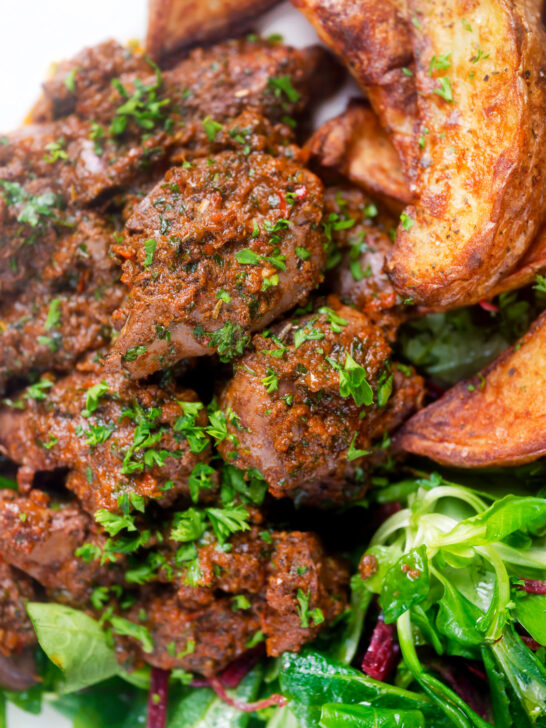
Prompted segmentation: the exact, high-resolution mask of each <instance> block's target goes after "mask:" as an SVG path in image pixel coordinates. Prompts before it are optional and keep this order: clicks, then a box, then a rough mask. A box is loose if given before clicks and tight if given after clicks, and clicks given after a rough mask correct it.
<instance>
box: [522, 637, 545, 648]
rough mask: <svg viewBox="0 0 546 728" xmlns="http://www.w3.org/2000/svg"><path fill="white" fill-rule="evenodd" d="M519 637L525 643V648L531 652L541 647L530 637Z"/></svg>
mask: <svg viewBox="0 0 546 728" xmlns="http://www.w3.org/2000/svg"><path fill="white" fill-rule="evenodd" d="M520 637H521V639H522V640H523V641H524V642H525V644H526V645H527V647H528V648H529V649H530V650H533V652H536V651H537V650H540V648H541V647H542V645H541V644H540V642H537V641H536V640H534V639H533V638H532V637H529V636H528V635H524V634H521V635H520Z"/></svg>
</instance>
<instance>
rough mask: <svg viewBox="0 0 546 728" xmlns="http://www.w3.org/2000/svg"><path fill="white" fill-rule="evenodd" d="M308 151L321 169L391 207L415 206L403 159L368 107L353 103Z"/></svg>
mask: <svg viewBox="0 0 546 728" xmlns="http://www.w3.org/2000/svg"><path fill="white" fill-rule="evenodd" d="M306 147H307V149H308V150H309V152H310V154H311V158H312V159H313V160H314V161H315V162H316V163H318V164H319V165H320V166H321V167H323V168H324V169H326V170H335V171H336V172H339V173H340V174H342V175H343V176H344V177H347V179H349V180H350V181H351V182H353V183H354V184H356V185H358V186H359V187H362V189H363V190H364V191H365V192H368V193H369V194H371V195H373V196H374V197H376V198H380V199H381V200H384V201H385V202H387V204H389V203H390V205H391V206H392V202H393V200H394V201H395V206H396V207H398V208H399V207H400V203H402V204H408V203H409V202H411V199H412V197H411V193H410V189H409V185H408V183H407V181H406V178H405V176H404V172H403V171H402V166H401V164H400V157H399V156H398V153H397V151H396V149H395V148H394V147H393V145H392V142H391V140H390V138H389V136H388V134H387V133H386V132H385V130H384V129H383V127H382V126H381V123H380V122H379V119H378V118H377V116H376V115H375V113H374V112H373V111H372V109H371V108H370V107H369V106H368V105H367V104H365V103H361V102H359V101H352V102H351V103H350V104H349V106H348V108H347V110H346V111H345V112H344V113H343V114H340V115H339V116H336V117H335V118H334V119H329V120H328V121H327V122H326V123H325V124H323V125H322V126H321V127H320V129H317V131H316V132H315V133H314V134H313V136H312V137H311V139H310V140H309V141H308V142H307V145H306ZM396 203H398V204H397V205H396Z"/></svg>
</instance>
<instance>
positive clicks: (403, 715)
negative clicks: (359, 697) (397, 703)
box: [320, 703, 425, 728]
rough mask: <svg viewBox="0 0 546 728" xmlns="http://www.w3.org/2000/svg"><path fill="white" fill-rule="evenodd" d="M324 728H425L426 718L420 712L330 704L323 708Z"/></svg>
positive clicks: (322, 724)
mask: <svg viewBox="0 0 546 728" xmlns="http://www.w3.org/2000/svg"><path fill="white" fill-rule="evenodd" d="M320 725H321V727H322V728H362V726H373V728H425V718H424V716H423V714H422V713H420V712H419V711H418V710H407V711H404V710H389V709H388V708H383V709H381V710H377V709H376V708H371V707H370V706H369V705H339V704H338V703H328V704H326V705H324V706H323V708H322V717H321V720H320Z"/></svg>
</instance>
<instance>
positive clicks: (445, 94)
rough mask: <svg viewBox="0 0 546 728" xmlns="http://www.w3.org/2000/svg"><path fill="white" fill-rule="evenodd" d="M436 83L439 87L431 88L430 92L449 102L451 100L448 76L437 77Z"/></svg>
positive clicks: (451, 93) (451, 91)
mask: <svg viewBox="0 0 546 728" xmlns="http://www.w3.org/2000/svg"><path fill="white" fill-rule="evenodd" d="M438 83H439V84H440V88H435V89H432V93H434V94H437V95H438V96H440V98H442V99H444V101H449V102H450V103H451V102H452V101H453V90H452V88H451V81H450V80H449V78H446V77H445V76H442V77H441V78H439V79H438Z"/></svg>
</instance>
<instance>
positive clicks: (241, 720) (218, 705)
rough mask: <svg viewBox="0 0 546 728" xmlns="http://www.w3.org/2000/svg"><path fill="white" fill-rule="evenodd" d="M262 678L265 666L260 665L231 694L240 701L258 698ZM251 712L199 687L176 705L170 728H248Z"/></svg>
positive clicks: (211, 691)
mask: <svg viewBox="0 0 546 728" xmlns="http://www.w3.org/2000/svg"><path fill="white" fill-rule="evenodd" d="M262 679H263V667H262V666H261V665H257V666H256V667H255V668H254V669H253V670H251V671H250V672H249V673H248V675H245V677H244V678H243V679H242V680H241V682H240V683H239V685H238V686H237V688H235V690H230V691H228V693H229V694H230V695H231V696H232V697H234V698H237V699H238V700H244V701H246V702H251V701H253V700H255V699H256V697H257V695H258V691H259V689H260V685H261V683H262ZM250 715H251V714H250V713H242V712H241V711H240V710H237V709H236V708H232V707H231V706H230V705H226V703H224V701H223V700H221V698H219V697H218V696H217V695H216V693H215V692H214V691H213V690H210V689H209V688H200V689H198V690H194V691H193V692H191V693H189V695H187V696H186V697H184V698H182V700H181V701H180V702H179V703H178V705H177V706H176V710H175V711H174V713H173V715H172V717H171V718H170V720H169V721H168V723H167V728H246V725H247V724H248V721H249V720H250Z"/></svg>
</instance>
